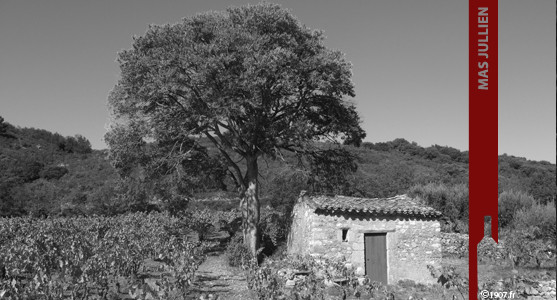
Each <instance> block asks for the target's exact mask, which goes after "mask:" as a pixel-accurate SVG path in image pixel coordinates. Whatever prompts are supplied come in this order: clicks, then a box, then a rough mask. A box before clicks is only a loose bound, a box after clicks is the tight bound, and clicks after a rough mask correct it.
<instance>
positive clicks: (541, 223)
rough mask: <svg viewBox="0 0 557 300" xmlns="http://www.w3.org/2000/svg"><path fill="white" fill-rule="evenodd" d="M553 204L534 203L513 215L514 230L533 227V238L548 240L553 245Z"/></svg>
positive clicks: (554, 235)
mask: <svg viewBox="0 0 557 300" xmlns="http://www.w3.org/2000/svg"><path fill="white" fill-rule="evenodd" d="M555 219H556V216H555V202H548V203H547V204H538V203H535V204H533V205H532V206H530V207H528V208H522V209H520V210H518V211H517V212H516V213H515V217H514V220H513V223H512V224H513V227H514V228H527V227H534V229H533V233H534V236H533V238H535V239H543V240H550V241H552V242H553V245H555V239H556V235H557V233H556V232H555V225H556V223H555Z"/></svg>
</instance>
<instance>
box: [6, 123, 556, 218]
mask: <svg viewBox="0 0 557 300" xmlns="http://www.w3.org/2000/svg"><path fill="white" fill-rule="evenodd" d="M204 145H205V146H206V147H208V149H209V151H210V152H211V151H216V149H214V148H212V146H211V145H210V144H209V143H204ZM343 147H344V149H346V150H347V151H349V152H350V153H352V154H353V155H355V156H356V157H357V159H356V162H357V170H356V172H354V173H350V174H348V175H347V177H346V178H345V180H344V181H342V184H343V186H342V187H340V188H339V189H338V190H339V191H342V193H344V194H349V195H354V196H365V197H388V196H393V195H396V194H401V193H406V192H408V191H409V190H410V189H411V188H413V187H414V188H415V187H416V186H424V185H427V184H428V183H436V184H442V185H445V186H448V187H451V186H465V187H466V186H467V184H468V152H467V151H460V150H458V149H455V148H451V147H447V146H439V145H433V146H430V147H421V146H419V145H418V144H416V143H414V142H409V141H406V140H405V139H396V140H393V141H390V142H384V143H369V142H366V143H363V144H362V146H361V147H353V146H343ZM106 157H107V150H92V149H91V145H90V143H89V141H88V140H87V139H86V138H84V137H82V136H79V135H77V136H74V137H63V136H61V135H59V134H57V133H51V132H49V131H47V130H43V129H34V128H21V127H15V126H13V125H11V124H9V123H7V122H3V119H1V118H0V212H1V213H0V216H8V215H24V214H33V215H52V214H57V215H72V214H93V213H94V214H111V213H115V212H118V211H123V210H126V209H139V208H138V206H133V205H132V204H130V203H128V202H133V201H134V199H136V198H135V197H136V196H134V195H132V196H130V197H128V198H126V197H123V196H122V195H120V193H121V191H124V190H126V188H122V186H123V185H122V181H120V180H119V175H118V174H117V172H116V170H115V169H114V168H112V166H111V165H110V163H109V162H108V161H107V159H106ZM283 159H284V161H285V162H287V163H286V164H285V163H284V162H283V161H279V160H268V159H267V160H266V159H262V160H261V162H260V163H259V165H260V173H261V177H260V182H261V189H260V191H261V198H262V199H264V205H282V204H289V203H290V204H291V203H292V201H293V200H295V198H296V196H297V195H298V194H299V192H300V190H302V189H311V188H312V187H311V186H309V183H308V178H309V177H308V176H312V175H311V174H308V172H307V171H304V170H303V169H301V168H299V167H295V166H296V158H295V157H294V156H293V155H290V156H289V155H286V156H285V157H284V158H283ZM292 166H294V167H292ZM555 179H556V172H555V164H551V163H549V162H543V161H542V162H538V161H530V160H527V159H525V158H520V157H514V156H509V155H503V156H500V157H499V192H503V191H509V190H514V191H522V192H525V193H528V194H530V195H532V196H534V197H535V198H536V199H537V200H538V201H539V202H547V201H550V200H551V199H554V198H555V195H556V194H557V187H556V184H555ZM335 184H336V183H335ZM140 186H144V185H143V184H138V183H136V187H137V188H134V187H133V186H131V187H130V186H128V187H127V191H130V190H132V191H134V190H137V189H138V188H139V187H140ZM149 186H157V184H156V183H153V184H152V185H149ZM220 187H221V190H220V191H212V192H214V193H216V194H221V195H222V194H223V193H224V194H225V195H235V194H236V192H235V188H234V187H233V186H232V185H231V183H230V182H225V184H224V185H220ZM144 188H145V187H144ZM222 189H225V190H226V191H223V190H222ZM210 194H211V191H207V193H203V194H200V197H202V198H210V197H209V196H207V195H210ZM128 196H129V195H128ZM126 203H127V204H126Z"/></svg>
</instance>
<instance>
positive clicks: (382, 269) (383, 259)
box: [364, 233, 387, 284]
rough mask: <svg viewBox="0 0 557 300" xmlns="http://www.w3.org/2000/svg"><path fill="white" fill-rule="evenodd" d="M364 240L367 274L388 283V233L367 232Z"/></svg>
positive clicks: (371, 277)
mask: <svg viewBox="0 0 557 300" xmlns="http://www.w3.org/2000/svg"><path fill="white" fill-rule="evenodd" d="M364 242H365V243H364V249H365V260H366V275H367V276H368V277H369V278H370V279H371V280H372V281H379V282H382V283H384V284H387V233H367V234H365V235H364Z"/></svg>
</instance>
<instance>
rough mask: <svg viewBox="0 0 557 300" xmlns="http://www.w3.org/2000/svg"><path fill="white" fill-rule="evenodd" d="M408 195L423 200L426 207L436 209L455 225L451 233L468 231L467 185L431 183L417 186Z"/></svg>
mask: <svg viewBox="0 0 557 300" xmlns="http://www.w3.org/2000/svg"><path fill="white" fill-rule="evenodd" d="M408 194H409V196H410V197H416V198H418V199H421V200H423V201H424V203H425V204H426V205H429V206H431V207H433V208H435V209H436V210H438V211H440V212H441V213H443V215H444V216H446V217H448V218H449V219H450V221H451V223H452V224H454V225H453V228H452V229H451V231H456V232H467V231H468V230H467V227H468V226H467V224H468V187H467V186H466V185H465V184H456V185H445V184H441V183H429V184H426V185H415V186H413V187H411V188H410V190H409V191H408ZM457 224H458V225H457Z"/></svg>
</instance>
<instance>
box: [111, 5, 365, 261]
mask: <svg viewBox="0 0 557 300" xmlns="http://www.w3.org/2000/svg"><path fill="white" fill-rule="evenodd" d="M323 39H324V37H323V35H322V33H321V32H320V31H314V30H310V29H308V28H306V27H305V26H304V25H302V24H301V23H300V22H299V21H298V20H297V19H296V18H295V17H294V16H293V15H292V14H291V13H290V12H289V11H288V10H285V9H282V8H281V7H280V6H278V5H275V4H258V5H253V6H243V7H232V8H229V9H227V10H226V11H224V12H207V13H202V14H198V15H195V16H193V17H188V18H184V19H183V21H182V22H180V23H177V24H174V25H163V26H155V25H151V26H149V28H148V30H147V32H146V33H145V34H144V35H143V36H141V37H134V42H133V46H132V48H131V49H129V50H125V51H122V52H120V53H119V54H118V62H119V64H120V69H121V78H120V79H119V81H118V83H117V84H116V86H115V87H114V89H113V91H112V92H111V94H110V96H109V105H110V106H111V108H112V111H113V114H114V117H115V118H114V119H115V122H114V123H113V124H112V127H111V129H110V131H109V132H108V133H107V135H106V140H107V143H108V145H109V148H110V157H111V159H112V161H113V163H114V164H115V165H116V166H117V167H120V168H123V169H125V168H126V167H128V166H129V165H130V163H132V162H146V161H149V163H146V165H149V166H151V169H152V170H159V172H160V170H161V169H162V170H166V171H165V172H168V170H171V169H172V170H175V171H176V172H177V173H179V174H184V176H185V177H187V176H195V175H197V174H194V172H193V173H192V172H189V173H188V170H189V169H190V168H189V167H192V166H194V165H195V164H196V163H197V162H198V161H202V162H203V163H204V164H206V165H210V164H207V162H209V161H214V159H215V158H211V157H210V156H211V153H210V151H206V149H205V148H204V147H202V145H201V144H200V142H199V141H200V139H201V138H203V139H205V140H209V141H210V142H211V143H213V144H214V146H216V148H217V149H218V151H219V158H220V160H218V161H221V162H222V163H223V164H224V166H225V167H226V172H227V174H228V176H230V178H232V179H233V181H234V182H235V184H236V185H237V187H238V188H239V190H240V191H241V195H242V201H241V204H240V205H241V209H242V212H243V218H244V222H243V234H244V241H245V242H246V244H247V245H248V246H249V247H250V249H251V250H252V251H253V252H254V253H255V251H256V249H257V247H258V226H257V225H258V222H259V199H258V159H259V158H261V157H264V156H265V157H270V158H281V157H282V152H283V151H291V152H295V153H296V154H297V155H303V154H309V155H311V154H317V153H320V154H321V155H323V153H328V154H330V155H339V154H340V155H342V154H346V153H345V152H343V151H342V150H339V149H333V150H331V149H330V148H329V149H322V147H321V148H319V147H317V146H316V144H317V142H323V141H329V142H333V143H337V144H338V143H340V142H342V141H343V142H344V143H345V144H357V145H359V143H360V142H361V140H362V139H363V138H364V137H365V133H364V131H363V130H362V128H361V127H360V119H359V116H358V114H357V112H356V110H355V107H354V105H353V104H352V103H351V102H350V101H349V100H350V98H349V97H354V96H355V95H354V86H353V83H352V81H351V65H350V63H349V62H348V61H346V59H345V57H344V55H343V54H342V53H341V52H339V51H333V50H330V49H328V48H326V47H325V46H324V44H323ZM146 145H148V147H147V146H146ZM157 146H160V147H157ZM142 149H150V150H149V151H151V152H144V151H143V150H142ZM153 149H159V150H157V151H158V152H157V153H156V154H153V152H152V151H153ZM161 149H163V150H161ZM323 151H326V152H323ZM148 153H151V154H152V155H150V154H148ZM149 156H151V157H149ZM153 157H155V159H153ZM315 157H319V155H317V156H315ZM235 158H241V160H240V161H238V160H235Z"/></svg>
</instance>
